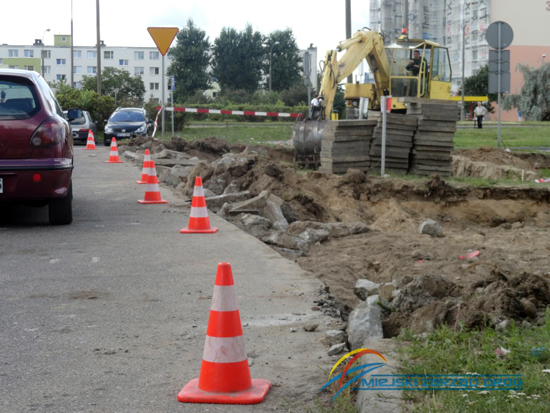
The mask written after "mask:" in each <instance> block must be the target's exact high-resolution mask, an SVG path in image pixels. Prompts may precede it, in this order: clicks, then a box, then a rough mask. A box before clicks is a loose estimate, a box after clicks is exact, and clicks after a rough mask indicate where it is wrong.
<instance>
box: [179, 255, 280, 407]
mask: <svg viewBox="0 0 550 413" xmlns="http://www.w3.org/2000/svg"><path fill="white" fill-rule="evenodd" d="M270 387H271V383H270V382H269V381H267V380H262V379H254V380H253V379H251V378H250V370H249V368H248V358H247V356H246V351H245V348H244V337H243V330H242V325H241V317H240V315H239V309H238V308H237V300H236V297H235V290H234V284H233V274H232V272H231V265H229V264H228V263H226V262H222V263H220V264H218V271H217V273H216V282H215V285H214V293H213V294H212V305H211V307H210V317H209V319H208V328H207V330H206V341H205V343H204V352H203V354H202V364H201V371H200V375H199V378H198V379H194V380H191V381H190V382H189V383H187V385H186V386H185V387H184V388H183V389H182V390H181V391H180V392H179V393H178V401H180V402H183V403H220V404H257V403H261V402H262V401H263V400H264V398H265V396H266V394H267V392H268V391H269V388H270Z"/></svg>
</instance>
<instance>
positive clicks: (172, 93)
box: [170, 76, 176, 137]
mask: <svg viewBox="0 0 550 413" xmlns="http://www.w3.org/2000/svg"><path fill="white" fill-rule="evenodd" d="M175 89H176V85H175V78H174V76H172V77H170V98H171V100H172V137H174V136H176V134H175V133H174V112H175V110H174V90H175Z"/></svg>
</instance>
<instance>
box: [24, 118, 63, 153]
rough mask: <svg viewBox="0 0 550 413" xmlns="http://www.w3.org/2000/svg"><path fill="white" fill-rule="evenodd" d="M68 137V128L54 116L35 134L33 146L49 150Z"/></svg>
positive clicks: (32, 141) (32, 139)
mask: <svg viewBox="0 0 550 413" xmlns="http://www.w3.org/2000/svg"><path fill="white" fill-rule="evenodd" d="M65 135H66V126H65V124H64V123H63V121H62V120H60V119H58V118H56V117H54V116H52V117H51V118H49V119H47V120H45V121H44V122H43V123H42V125H40V126H39V127H38V128H37V129H36V130H35V131H34V133H33V135H32V137H31V146H34V147H35V148H49V147H51V146H55V145H57V144H58V143H59V142H61V141H62V140H63V139H64V138H65Z"/></svg>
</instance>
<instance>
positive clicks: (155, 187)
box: [138, 161, 168, 204]
mask: <svg viewBox="0 0 550 413" xmlns="http://www.w3.org/2000/svg"><path fill="white" fill-rule="evenodd" d="M150 165H151V167H150V168H149V176H148V177H147V186H146V187H145V196H144V198H143V199H140V200H138V202H139V203H140V204H166V203H167V202H168V201H165V200H164V199H162V198H161V197H160V188H159V180H158V178H157V168H155V163H154V162H153V161H151V164H150Z"/></svg>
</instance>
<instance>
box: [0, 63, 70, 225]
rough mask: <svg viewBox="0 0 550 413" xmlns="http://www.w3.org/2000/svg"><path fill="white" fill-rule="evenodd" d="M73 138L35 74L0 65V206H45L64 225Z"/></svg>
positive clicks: (67, 219) (67, 217) (54, 220)
mask: <svg viewBox="0 0 550 413" xmlns="http://www.w3.org/2000/svg"><path fill="white" fill-rule="evenodd" d="M72 171H73V138H72V134H71V129H70V127H69V124H68V123H67V121H66V120H65V119H64V118H63V111H62V109H61V107H60V106H59V103H58V102H57V100H56V99H55V97H54V95H53V92H52V91H51V89H50V87H49V86H48V84H47V83H46V81H45V80H44V79H43V78H42V76H41V75H40V74H38V73H37V72H32V71H27V70H15V69H0V204H2V203H17V204H26V205H31V206H45V205H48V208H49V220H50V223H51V224H54V225H66V224H70V223H71V222H72V220H73V213H72V198H73V190H72V183H71V182H72V181H71V177H72Z"/></svg>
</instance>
